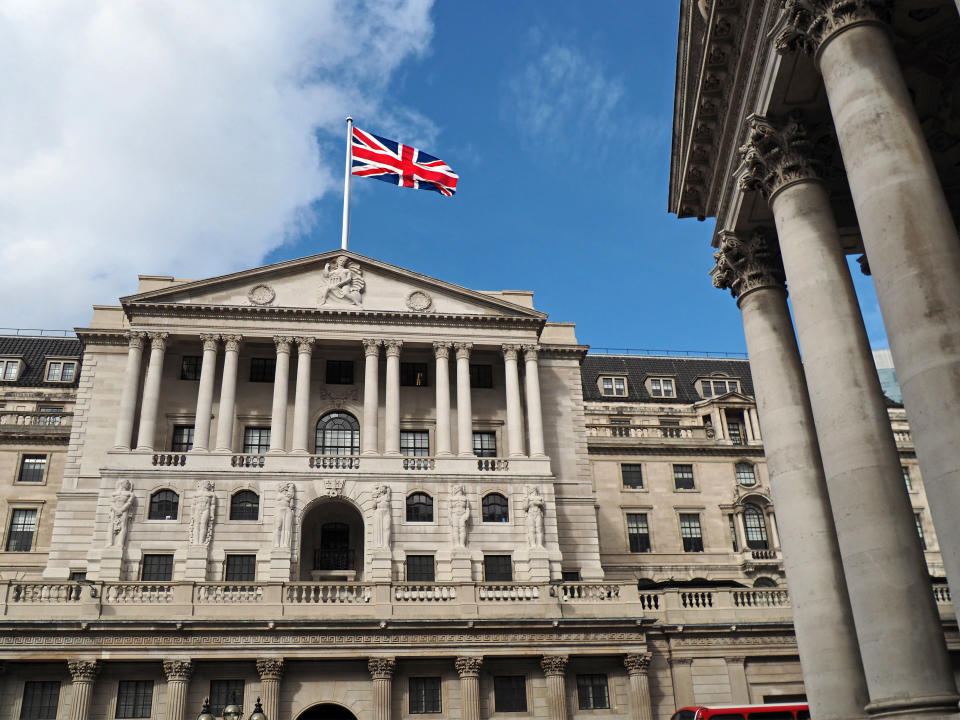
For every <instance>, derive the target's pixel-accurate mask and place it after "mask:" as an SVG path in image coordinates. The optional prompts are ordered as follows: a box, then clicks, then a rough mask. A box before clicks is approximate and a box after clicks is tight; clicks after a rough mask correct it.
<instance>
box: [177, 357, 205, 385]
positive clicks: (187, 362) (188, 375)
mask: <svg viewBox="0 0 960 720" xmlns="http://www.w3.org/2000/svg"><path fill="white" fill-rule="evenodd" d="M202 365H203V358H202V357H200V356H199V355H184V356H183V357H182V358H180V379H181V380H199V379H200V369H201V366H202Z"/></svg>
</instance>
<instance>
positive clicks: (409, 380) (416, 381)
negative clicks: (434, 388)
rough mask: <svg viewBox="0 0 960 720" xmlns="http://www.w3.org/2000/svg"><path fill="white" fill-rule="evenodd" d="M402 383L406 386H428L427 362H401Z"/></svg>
mask: <svg viewBox="0 0 960 720" xmlns="http://www.w3.org/2000/svg"><path fill="white" fill-rule="evenodd" d="M400 384H401V385H403V386H404V387H426V386H427V385H428V384H429V383H428V382H427V364H426V363H410V362H402V363H400Z"/></svg>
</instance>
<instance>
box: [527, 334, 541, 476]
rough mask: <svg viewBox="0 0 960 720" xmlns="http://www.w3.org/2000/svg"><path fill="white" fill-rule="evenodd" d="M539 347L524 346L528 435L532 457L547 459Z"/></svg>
mask: <svg viewBox="0 0 960 720" xmlns="http://www.w3.org/2000/svg"><path fill="white" fill-rule="evenodd" d="M539 349H540V346H539V345H524V346H523V359H524V362H525V365H526V376H527V388H526V390H527V433H528V434H529V436H530V457H545V456H546V453H544V451H543V411H542V410H541V409H540V372H539V370H538V368H537V351H538V350H539Z"/></svg>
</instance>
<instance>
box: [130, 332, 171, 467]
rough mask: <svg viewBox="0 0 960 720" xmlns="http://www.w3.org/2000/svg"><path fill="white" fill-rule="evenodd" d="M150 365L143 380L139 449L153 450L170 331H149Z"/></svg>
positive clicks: (138, 437)
mask: <svg viewBox="0 0 960 720" xmlns="http://www.w3.org/2000/svg"><path fill="white" fill-rule="evenodd" d="M149 337H150V365H148V366H147V378H146V380H144V381H143V404H142V405H141V407H140V432H139V433H138V434H137V450H153V447H154V443H156V441H157V411H158V410H159V408H160V381H161V379H162V378H163V355H164V352H165V351H166V349H167V337H168V333H165V332H156V333H149Z"/></svg>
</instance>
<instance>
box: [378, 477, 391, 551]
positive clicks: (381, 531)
mask: <svg viewBox="0 0 960 720" xmlns="http://www.w3.org/2000/svg"><path fill="white" fill-rule="evenodd" d="M373 517H374V520H373V546H374V547H378V548H388V547H390V534H391V532H392V530H393V517H392V513H391V510H390V488H389V487H387V486H386V485H377V486H376V487H375V488H374V489H373Z"/></svg>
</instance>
